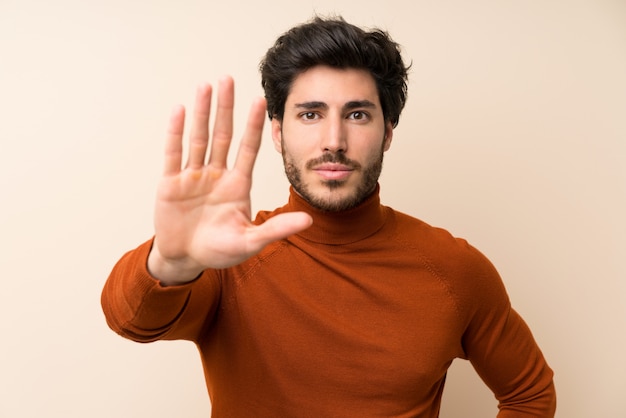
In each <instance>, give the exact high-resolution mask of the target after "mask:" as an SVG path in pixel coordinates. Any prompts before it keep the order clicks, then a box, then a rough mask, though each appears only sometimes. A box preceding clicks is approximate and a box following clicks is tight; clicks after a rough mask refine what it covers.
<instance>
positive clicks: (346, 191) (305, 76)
mask: <svg viewBox="0 0 626 418" xmlns="http://www.w3.org/2000/svg"><path fill="white" fill-rule="evenodd" d="M392 136H393V128H392V126H391V123H390V122H387V123H385V120H384V117H383V111H382V107H381V105H380V100H379V98H378V91H377V89H376V83H375V82H374V79H373V77H372V76H371V75H370V73H369V72H368V71H366V70H360V69H336V68H330V67H326V66H317V67H313V68H311V69H309V70H307V71H305V72H303V73H301V74H300V75H298V76H297V77H296V79H295V80H294V82H293V85H292V87H291V91H290V93H289V95H288V96H287V101H286V102H285V113H284V115H283V120H282V121H279V120H277V119H276V118H274V119H273V120H272V138H273V140H274V147H275V148H276V150H277V151H278V152H280V153H281V154H282V155H283V161H284V163H285V172H286V174H287V178H288V179H289V182H290V183H291V185H292V186H293V188H294V189H295V191H296V192H297V193H298V194H300V195H301V196H302V197H303V198H305V199H306V200H307V201H308V202H309V203H311V204H312V205H313V206H314V207H317V208H318V209H322V210H327V211H339V210H345V209H350V208H352V207H355V206H357V205H358V204H359V203H361V202H362V201H363V200H364V199H366V198H367V197H368V196H369V195H370V194H371V193H372V192H373V191H374V189H375V187H376V183H377V181H378V177H379V176H380V172H381V169H382V162H383V153H384V152H385V151H387V150H388V149H389V146H390V145H391V139H392Z"/></svg>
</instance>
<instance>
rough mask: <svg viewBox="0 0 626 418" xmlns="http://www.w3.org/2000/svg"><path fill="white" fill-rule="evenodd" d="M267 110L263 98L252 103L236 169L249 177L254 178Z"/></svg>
mask: <svg viewBox="0 0 626 418" xmlns="http://www.w3.org/2000/svg"><path fill="white" fill-rule="evenodd" d="M265 109H266V102H265V99H263V98H258V99H256V100H255V101H254V102H253V103H252V107H251V108H250V114H249V116H248V123H247V125H246V130H245V132H244V134H243V138H242V140H241V144H240V146H239V153H238V154H237V160H236V161H235V169H236V170H239V171H240V172H242V173H243V174H244V175H246V176H248V177H251V176H252V169H253V168H254V162H255V161H256V156H257V154H258V153H259V148H260V146H261V137H262V135H263V124H264V123H265Z"/></svg>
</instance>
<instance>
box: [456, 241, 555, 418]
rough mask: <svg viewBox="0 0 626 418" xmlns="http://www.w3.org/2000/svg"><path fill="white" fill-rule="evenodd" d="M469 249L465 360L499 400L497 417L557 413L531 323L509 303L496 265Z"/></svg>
mask: <svg viewBox="0 0 626 418" xmlns="http://www.w3.org/2000/svg"><path fill="white" fill-rule="evenodd" d="M470 250H471V252H472V253H473V255H472V257H471V259H472V261H471V264H470V266H469V267H468V268H467V269H466V272H467V273H468V276H466V280H465V281H464V282H465V283H466V285H467V290H466V291H465V295H464V296H465V300H466V301H468V303H469V306H470V308H469V309H468V314H469V315H468V318H469V319H468V321H469V322H468V325H467V328H466V331H465V334H464V336H463V347H464V350H465V353H466V355H467V358H468V359H469V360H470V362H471V363H472V365H473V367H474V368H475V370H476V372H477V373H478V374H479V376H480V377H481V378H482V380H483V381H484V382H485V383H486V384H487V386H488V387H489V388H490V389H491V390H492V391H493V393H494V394H495V396H496V398H497V399H498V402H499V404H498V407H499V414H498V417H499V418H513V417H515V418H519V417H542V418H544V417H545V418H548V417H554V413H555V409H556V393H555V388H554V383H553V372H552V370H551V369H550V367H549V366H548V364H547V362H546V360H545V358H544V356H543V354H542V352H541V350H540V348H539V347H538V345H537V343H536V341H535V339H534V337H533V335H532V333H531V331H530V329H529V327H528V326H527V324H526V323H525V322H524V320H523V319H522V318H521V317H520V315H519V314H518V313H517V312H516V311H515V310H514V309H513V308H512V307H511V304H510V301H509V297H508V295H507V293H506V290H505V287H504V284H503V282H502V280H501V278H500V276H499V275H498V273H497V272H496V270H495V268H494V267H493V266H492V264H491V263H490V262H489V261H488V260H487V259H486V258H485V257H484V256H483V255H482V254H480V253H478V251H476V250H474V249H473V248H470Z"/></svg>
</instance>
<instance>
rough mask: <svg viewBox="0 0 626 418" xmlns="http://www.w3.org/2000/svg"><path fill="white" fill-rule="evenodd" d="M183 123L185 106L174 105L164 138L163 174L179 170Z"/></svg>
mask: <svg viewBox="0 0 626 418" xmlns="http://www.w3.org/2000/svg"><path fill="white" fill-rule="evenodd" d="M184 125H185V108H184V107H183V106H176V107H175V108H174V109H173V110H172V114H171V116H170V123H169V127H168V129H167V136H166V138H165V162H164V167H163V174H164V175H166V176H167V175H172V174H176V173H178V172H179V171H180V166H181V163H182V156H183V144H182V141H183V129H184Z"/></svg>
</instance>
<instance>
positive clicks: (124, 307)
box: [102, 78, 311, 341]
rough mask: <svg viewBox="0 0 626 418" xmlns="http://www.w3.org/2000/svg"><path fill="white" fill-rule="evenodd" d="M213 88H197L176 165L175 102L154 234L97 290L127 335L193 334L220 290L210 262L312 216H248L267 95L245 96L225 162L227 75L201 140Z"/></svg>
mask: <svg viewBox="0 0 626 418" xmlns="http://www.w3.org/2000/svg"><path fill="white" fill-rule="evenodd" d="M211 94H212V87H211V86H210V85H205V86H201V87H200V88H198V92H197V96H196V103H195V111H194V114H193V117H192V124H191V132H190V140H189V155H188V158H187V162H186V165H185V167H181V165H182V159H183V158H182V157H183V145H182V137H183V130H184V120H185V109H184V108H183V107H177V108H176V109H175V110H174V111H173V113H172V117H171V119H170V124H169V128H168V133H167V139H166V145H165V164H164V172H163V177H162V179H161V181H160V183H159V186H158V190H157V199H156V204H155V214H154V219H155V220H154V225H155V235H154V240H153V241H152V242H149V243H146V244H144V245H142V246H141V247H139V248H137V249H136V250H134V251H131V252H129V253H128V254H126V255H125V256H124V257H123V258H122V259H121V260H120V261H119V262H118V264H117V265H116V266H115V268H114V269H113V271H112V273H111V275H110V276H109V278H108V280H107V283H106V285H105V287H104V290H103V293H102V306H103V310H104V313H105V315H106V318H107V322H108V323H109V325H110V326H111V327H112V328H113V329H114V330H116V331H117V332H119V333H120V334H122V335H124V336H126V337H128V338H131V339H134V340H138V341H153V340H155V339H160V338H191V339H193V338H194V337H195V336H197V333H198V332H199V330H200V329H201V327H202V323H203V322H204V321H206V320H207V318H208V317H210V316H211V315H212V312H214V310H215V304H216V303H217V302H216V301H217V300H218V299H219V291H220V290H219V289H220V288H219V278H218V277H217V273H216V269H221V268H227V267H230V266H233V265H236V264H238V263H241V262H242V261H244V260H246V259H247V258H249V257H251V256H253V255H254V254H256V253H258V252H260V251H261V250H262V249H263V247H265V246H266V245H267V244H269V243H271V242H273V241H276V240H279V239H282V238H285V237H287V236H289V235H292V234H294V233H296V232H298V231H300V230H302V229H304V228H307V227H308V226H309V225H310V223H311V218H310V216H309V215H307V214H305V213H286V214H281V215H278V216H276V217H274V218H271V219H269V220H267V221H266V222H264V223H262V224H260V225H255V224H253V223H252V222H251V213H250V211H251V205H250V188H251V183H252V180H251V179H252V169H253V166H254V162H255V159H256V156H257V153H258V150H259V146H260V142H261V134H262V130H263V123H264V118H265V101H264V100H262V99H258V100H256V101H255V102H254V103H253V105H252V108H251V110H250V115H249V118H248V122H247V125H246V129H245V131H244V135H243V138H242V140H241V144H240V147H239V152H238V154H237V157H236V159H235V163H234V165H233V167H232V168H231V169H228V168H227V166H226V161H227V157H228V150H229V148H230V144H231V138H232V130H233V102H234V85H233V81H232V79H230V78H225V79H223V80H222V81H221V82H220V89H219V92H218V101H217V113H216V117H215V125H214V129H213V135H212V139H211V141H210V143H209V128H208V122H209V117H210V112H211ZM207 151H208V158H207ZM196 301H197V303H195V302H196Z"/></svg>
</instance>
